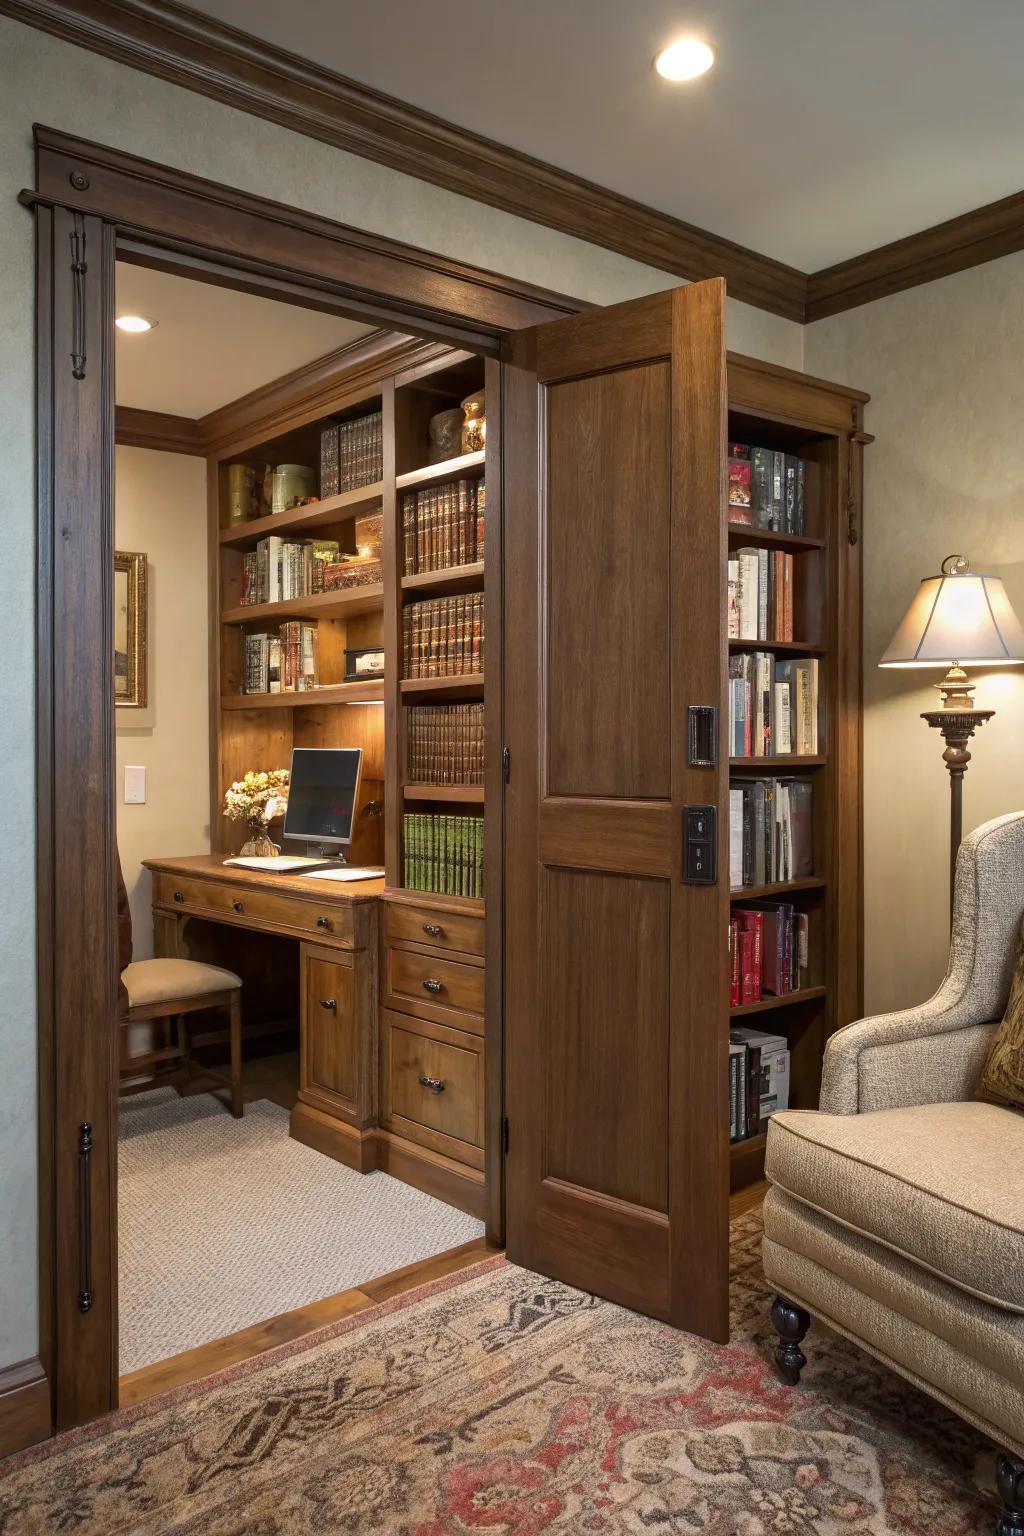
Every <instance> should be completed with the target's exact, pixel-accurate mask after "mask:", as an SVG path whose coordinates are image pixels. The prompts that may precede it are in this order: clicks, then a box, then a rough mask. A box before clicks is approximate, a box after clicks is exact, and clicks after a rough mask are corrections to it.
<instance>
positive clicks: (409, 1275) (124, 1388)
mask: <svg viewBox="0 0 1024 1536" xmlns="http://www.w3.org/2000/svg"><path fill="white" fill-rule="evenodd" d="M500 1252H501V1249H500V1248H498V1247H497V1246H496V1245H494V1244H493V1243H489V1242H488V1241H487V1239H486V1238H485V1237H477V1238H474V1239H473V1240H472V1241H471V1242H468V1243H462V1244H460V1246H459V1247H457V1248H449V1249H448V1250H447V1251H446V1252H445V1253H438V1254H435V1255H434V1257H433V1258H430V1259H420V1260H419V1261H418V1262H417V1263H415V1264H407V1265H405V1266H404V1267H403V1268H402V1269H395V1270H392V1271H391V1272H390V1273H389V1274H386V1275H380V1276H378V1277H377V1278H376V1279H374V1280H367V1281H366V1282H365V1284H363V1285H360V1286H353V1287H352V1289H351V1290H347V1291H339V1292H338V1293H337V1294H336V1295H334V1296H326V1297H324V1299H323V1300H322V1301H313V1302H310V1303H309V1305H308V1306H305V1307H296V1308H295V1310H294V1311H292V1312H282V1313H280V1314H279V1315H278V1316H277V1317H270V1318H267V1319H266V1320H265V1321H264V1322H262V1323H253V1325H252V1326H251V1327H250V1328H242V1329H240V1331H239V1332H238V1333H229V1334H228V1335H227V1336H226V1337H225V1338H223V1339H214V1340H213V1341H212V1342H211V1343H209V1344H201V1345H199V1347H198V1348H196V1349H187V1350H185V1351H184V1352H183V1353H182V1354H180V1355H171V1356H170V1358H169V1359H167V1360H158V1361H157V1362H156V1363H155V1364H154V1365H145V1366H143V1367H142V1369H141V1370H138V1371H131V1372H129V1374H128V1375H126V1376H122V1377H121V1379H120V1382H119V1383H118V1406H119V1407H121V1408H128V1407H130V1406H131V1405H132V1404H133V1403H141V1402H144V1401H145V1400H146V1398H149V1397H156V1396H157V1395H158V1394H159V1393H161V1392H169V1391H171V1390H172V1388H174V1387H181V1386H187V1385H188V1383H189V1382H194V1381H195V1382H197V1381H201V1380H202V1379H203V1377H205V1376H212V1375H214V1374H215V1373H216V1372H217V1371H223V1370H225V1369H226V1368H227V1367H228V1366H231V1365H238V1364H239V1363H240V1362H241V1361H243V1360H252V1359H253V1358H254V1357H255V1356H257V1355H262V1354H265V1353H266V1352H267V1351H268V1350H271V1349H276V1348H277V1347H278V1345H279V1344H290V1343H292V1342H293V1341H294V1340H295V1339H301V1338H304V1337H305V1336H306V1335H307V1334H310V1333H316V1332H317V1330H318V1329H320V1328H326V1327H328V1326H329V1325H330V1324H331V1323H336V1322H340V1321H342V1320H343V1319H344V1318H346V1317H353V1316H355V1314H356V1313H357V1312H365V1311H367V1310H368V1309H369V1308H370V1307H376V1306H379V1305H380V1303H381V1302H383V1301H388V1300H390V1299H391V1298H392V1297H393V1296H400V1295H401V1294H402V1292H403V1291H409V1290H412V1289H413V1288H414V1287H415V1286H418V1285H427V1284H429V1283H430V1281H432V1280H440V1279H443V1278H444V1276H446V1275H453V1274H456V1273H457V1272H458V1271H459V1270H460V1269H467V1268H468V1267H469V1266H470V1265H471V1264H478V1263H479V1262H480V1261H481V1260H482V1259H487V1258H490V1257H491V1256H492V1255H493V1254H496V1253H500Z"/></svg>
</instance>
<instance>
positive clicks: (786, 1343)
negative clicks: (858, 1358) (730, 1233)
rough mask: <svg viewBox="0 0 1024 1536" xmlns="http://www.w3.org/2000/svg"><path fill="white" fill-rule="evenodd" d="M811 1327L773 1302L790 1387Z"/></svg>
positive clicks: (805, 1317)
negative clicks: (802, 1346)
mask: <svg viewBox="0 0 1024 1536" xmlns="http://www.w3.org/2000/svg"><path fill="white" fill-rule="evenodd" d="M810 1326H811V1319H810V1314H809V1313H807V1312H805V1311H804V1309H803V1307H798V1306H797V1305H796V1303H795V1302H793V1301H787V1300H786V1298H785V1297H784V1296H776V1298H775V1300H774V1301H773V1302H772V1327H773V1328H774V1329H775V1332H776V1333H777V1334H778V1336H779V1342H778V1344H777V1345H776V1348H775V1365H776V1369H777V1370H778V1373H779V1375H780V1376H781V1378H782V1380H783V1381H784V1382H785V1383H786V1385H787V1386H788V1387H795V1386H796V1385H797V1383H798V1382H799V1380H800V1372H801V1371H802V1370H803V1368H804V1366H805V1365H806V1364H807V1356H806V1355H805V1354H804V1352H803V1350H802V1349H801V1348H800V1343H801V1340H802V1339H803V1337H804V1335H805V1334H806V1332H807V1330H808V1328H809V1327H810ZM1022 1536H1024V1533H1022Z"/></svg>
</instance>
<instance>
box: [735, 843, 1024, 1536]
mask: <svg viewBox="0 0 1024 1536" xmlns="http://www.w3.org/2000/svg"><path fill="white" fill-rule="evenodd" d="M1022 914H1024V814H1018V815H1013V816H1003V817H1000V818H999V819H998V820H996V821H991V822H989V823H988V824H987V825H986V826H983V827H980V828H979V829H978V831H977V832H974V833H973V834H972V835H971V836H970V837H968V838H966V839H965V840H964V843H963V845H962V847H961V849H960V855H959V859H958V862H957V871H956V897H955V906H954V920H953V936H952V943H951V949H950V960H949V969H948V970H947V972H946V978H945V980H944V981H943V983H942V985H941V987H940V988H939V990H938V992H936V994H935V996H934V997H933V998H932V999H931V1001H930V1002H928V1003H924V1004H923V1005H922V1006H921V1007H919V1008H909V1009H906V1010H905V1011H903V1012H901V1013H890V1014H882V1015H880V1016H878V1017H877V1018H873V1019H863V1020H862V1021H861V1022H860V1023H858V1024H851V1025H849V1026H848V1027H847V1028H846V1029H841V1030H839V1031H838V1032H837V1033H836V1034H835V1035H834V1036H833V1038H832V1039H831V1040H830V1042H829V1045H828V1049H827V1051H826V1055H825V1064H824V1073H823V1078H822V1088H821V1108H820V1109H819V1110H817V1111H813V1110H788V1111H786V1112H785V1113H781V1114H778V1115H774V1116H773V1117H772V1119H771V1121H770V1122H769V1128H768V1144H767V1153H766V1164H765V1172H766V1174H767V1177H768V1179H769V1180H770V1182H771V1186H772V1187H771V1189H770V1190H769V1192H768V1194H767V1195H766V1197H765V1202H764V1272H765V1275H766V1277H767V1279H768V1281H769V1283H770V1284H771V1286H772V1287H773V1289H776V1290H777V1291H778V1292H779V1295H778V1297H777V1299H776V1301H775V1303H774V1305H773V1307H772V1322H773V1325H774V1327H775V1330H776V1332H777V1333H778V1335H779V1344H778V1348H777V1350H776V1360H777V1362H778V1367H779V1372H780V1375H781V1376H782V1378H783V1380H784V1381H787V1382H788V1383H790V1385H793V1386H795V1385H796V1383H797V1381H798V1380H799V1377H800V1372H801V1370H802V1368H803V1366H804V1365H805V1364H806V1363H807V1362H806V1358H805V1356H804V1354H803V1351H802V1350H801V1347H800V1346H801V1342H802V1341H803V1338H804V1336H805V1334H806V1332H807V1329H808V1327H809V1326H810V1321H811V1315H814V1316H815V1317H818V1318H820V1319H821V1321H822V1322H823V1323H825V1324H827V1325H828V1327H830V1328H832V1329H834V1330H835V1331H836V1332H837V1333H840V1334H843V1335H845V1337H846V1338H848V1339H852V1340H853V1341H854V1343H856V1344H859V1345H860V1346H861V1347H862V1348H863V1349H865V1350H867V1351H868V1352H869V1353H870V1354H872V1355H874V1356H876V1357H877V1358H878V1359H879V1360H882V1361H884V1363H885V1364H886V1365H888V1366H890V1367H891V1368H892V1369H893V1370H894V1371H898V1372H899V1373H900V1375H902V1376H904V1377H906V1378H907V1380H908V1381H911V1382H913V1383H914V1385H915V1386H917V1387H919V1388H920V1389H921V1390H922V1391H924V1392H927V1393H930V1394H931V1396H933V1397H935V1398H938V1399H939V1401H940V1402H942V1403H944V1404H946V1406H947V1407H949V1408H952V1409H953V1410H954V1411H955V1412H956V1413H958V1414H960V1416H961V1417H962V1418H964V1419H966V1420H967V1421H968V1422H969V1423H971V1424H974V1425H975V1426H976V1427H977V1428H979V1429H981V1430H983V1431H984V1432H985V1433H986V1434H988V1435H990V1436H991V1437H992V1439H993V1440H995V1441H996V1443H997V1444H998V1445H999V1446H1001V1447H1003V1448H1005V1449H1004V1451H1003V1453H1002V1454H1001V1455H1000V1457H999V1459H998V1462H997V1483H998V1488H999V1494H1000V1498H1001V1500H1002V1511H1001V1514H1000V1519H999V1524H998V1527H997V1529H998V1530H999V1532H1000V1536H1010V1533H1013V1536H1022V1533H1024V1114H1021V1113H1019V1112H1017V1111H1015V1110H1012V1109H1004V1108H1001V1107H999V1106H997V1105H995V1104H985V1103H980V1102H976V1101H975V1100H974V1099H973V1097H972V1095H973V1093H974V1090H975V1087H976V1084H977V1082H978V1078H979V1076H980V1073H981V1070H982V1067H983V1065H984V1062H985V1059H986V1057H987V1054H988V1050H989V1045H990V1043H991V1039H992V1036H993V1033H994V1030H995V1027H996V1024H997V1023H998V1021H999V1020H1000V1019H1001V1018H1002V1015H1003V1011H1004V1009H1005V1007H1006V999H1007V993H1008V990H1009V984H1010V977H1011V974H1012V970H1013V963H1014V956H1015V953H1016V948H1017V943H1018V938H1019V934H1020V931H1021V920H1022Z"/></svg>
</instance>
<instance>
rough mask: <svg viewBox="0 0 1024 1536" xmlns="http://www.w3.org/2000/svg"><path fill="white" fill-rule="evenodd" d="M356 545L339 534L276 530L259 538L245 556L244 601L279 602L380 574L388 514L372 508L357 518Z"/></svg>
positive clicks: (364, 582) (377, 578)
mask: <svg viewBox="0 0 1024 1536" xmlns="http://www.w3.org/2000/svg"><path fill="white" fill-rule="evenodd" d="M354 532H355V542H356V549H355V550H354V551H347V550H343V549H342V548H341V545H340V544H339V542H338V540H337V539H285V538H282V537H281V536H280V535H279V534H276V533H272V534H270V535H269V536H268V537H267V538H265V539H260V540H259V542H258V543H257V545H256V548H255V549H253V550H249V551H248V552H247V554H246V555H245V556H244V557H243V560H242V590H241V594H240V597H239V601H240V603H241V605H242V606H243V607H248V606H249V605H250V604H251V603H280V602H286V601H287V600H288V599H289V598H292V597H309V596H311V595H312V594H314V593H317V592H333V591H336V590H338V589H339V588H344V587H349V586H366V585H367V584H369V583H371V582H378V581H380V580H381V559H380V556H381V543H382V540H383V535H384V514H383V513H382V512H370V513H367V514H364V515H363V516H362V517H357V518H356V519H355V522H354Z"/></svg>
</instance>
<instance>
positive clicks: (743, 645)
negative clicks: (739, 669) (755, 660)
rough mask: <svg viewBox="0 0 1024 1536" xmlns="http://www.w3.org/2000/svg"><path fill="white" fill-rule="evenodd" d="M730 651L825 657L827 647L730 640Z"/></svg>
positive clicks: (796, 641) (781, 641)
mask: <svg viewBox="0 0 1024 1536" xmlns="http://www.w3.org/2000/svg"><path fill="white" fill-rule="evenodd" d="M729 650H730V651H783V652H785V654H786V655H787V656H788V655H799V656H827V655H828V646H827V645H810V644H808V642H807V641H806V640H730V641H729Z"/></svg>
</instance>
